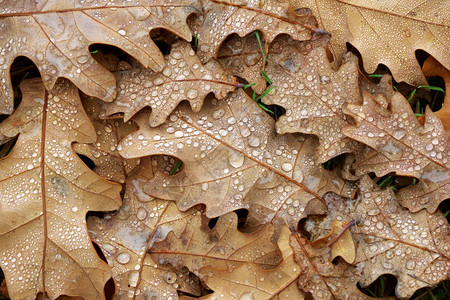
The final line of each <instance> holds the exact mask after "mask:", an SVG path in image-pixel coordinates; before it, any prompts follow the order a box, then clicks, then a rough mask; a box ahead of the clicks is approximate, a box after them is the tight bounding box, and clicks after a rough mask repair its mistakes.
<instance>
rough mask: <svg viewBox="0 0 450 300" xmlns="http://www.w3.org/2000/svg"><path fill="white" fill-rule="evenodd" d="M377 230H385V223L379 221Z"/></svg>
mask: <svg viewBox="0 0 450 300" xmlns="http://www.w3.org/2000/svg"><path fill="white" fill-rule="evenodd" d="M377 228H378V229H379V230H381V229H383V228H384V224H383V222H381V221H378V222H377Z"/></svg>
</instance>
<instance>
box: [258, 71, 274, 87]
mask: <svg viewBox="0 0 450 300" xmlns="http://www.w3.org/2000/svg"><path fill="white" fill-rule="evenodd" d="M261 74H262V76H263V77H264V78H265V79H266V81H267V83H268V84H269V85H271V84H272V80H270V78H269V76H268V75H267V73H266V72H264V70H261Z"/></svg>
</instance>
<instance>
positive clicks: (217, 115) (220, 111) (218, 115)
mask: <svg viewBox="0 0 450 300" xmlns="http://www.w3.org/2000/svg"><path fill="white" fill-rule="evenodd" d="M224 114H225V110H223V109H218V110H216V111H215V112H214V113H213V119H214V120H219V119H220V118H222V117H223V115H224Z"/></svg>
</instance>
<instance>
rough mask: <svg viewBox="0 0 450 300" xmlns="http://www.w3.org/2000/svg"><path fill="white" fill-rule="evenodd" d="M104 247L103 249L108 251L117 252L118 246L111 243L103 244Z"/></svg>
mask: <svg viewBox="0 0 450 300" xmlns="http://www.w3.org/2000/svg"><path fill="white" fill-rule="evenodd" d="M102 248H103V250H105V251H106V252H108V253H111V254H113V253H114V252H116V248H115V247H114V246H113V245H111V244H102Z"/></svg>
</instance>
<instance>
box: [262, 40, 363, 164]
mask: <svg viewBox="0 0 450 300" xmlns="http://www.w3.org/2000/svg"><path fill="white" fill-rule="evenodd" d="M283 44H284V45H283V46H282V47H283V48H284V49H283V50H284V51H282V52H280V53H279V54H270V55H269V58H268V65H267V68H266V72H267V74H268V75H269V77H270V78H271V80H272V82H273V85H272V86H274V88H273V90H272V91H271V92H270V93H269V94H268V95H266V96H265V97H264V98H263V102H264V103H265V104H277V105H280V106H282V107H283V108H285V109H286V114H285V115H283V116H281V117H280V118H279V120H278V121H277V124H276V125H277V132H278V133H279V134H284V133H286V132H302V133H308V134H314V135H316V136H318V137H319V141H320V145H319V147H318V149H317V151H318V156H319V162H326V161H328V160H330V159H331V158H333V157H335V156H338V155H340V154H342V153H347V152H353V151H355V149H357V148H358V144H359V143H358V142H357V141H355V140H353V139H350V138H348V137H346V136H345V135H344V134H342V132H341V131H342V128H343V127H344V126H347V125H349V124H351V123H350V122H351V121H352V120H351V119H350V118H349V117H348V116H346V115H345V114H344V112H343V111H342V110H341V106H342V105H343V104H344V103H359V102H360V95H359V90H358V60H357V58H356V56H354V55H352V54H351V53H349V54H348V55H347V56H346V59H345V60H344V62H343V63H342V65H341V66H340V68H339V70H338V71H335V70H334V69H333V68H332V67H331V65H330V63H329V62H328V59H327V56H326V50H325V48H323V47H316V48H313V49H311V50H310V51H309V52H307V54H306V55H305V54H304V53H305V51H301V49H302V48H304V46H303V47H302V46H301V44H302V43H301V42H296V41H292V40H285V41H284V43H283Z"/></svg>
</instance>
